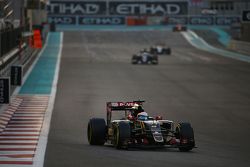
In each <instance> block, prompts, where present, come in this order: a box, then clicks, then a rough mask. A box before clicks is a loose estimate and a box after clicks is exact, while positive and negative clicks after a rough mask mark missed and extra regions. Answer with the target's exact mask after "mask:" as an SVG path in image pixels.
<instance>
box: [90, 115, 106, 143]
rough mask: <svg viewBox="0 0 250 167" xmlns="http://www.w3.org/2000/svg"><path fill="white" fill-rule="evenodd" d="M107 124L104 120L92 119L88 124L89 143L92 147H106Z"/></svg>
mask: <svg viewBox="0 0 250 167" xmlns="http://www.w3.org/2000/svg"><path fill="white" fill-rule="evenodd" d="M105 137H106V123H105V120H104V119H102V118H92V119H90V120H89V123H88V141H89V144H90V145H104V143H105Z"/></svg>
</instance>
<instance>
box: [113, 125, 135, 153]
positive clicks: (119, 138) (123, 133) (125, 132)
mask: <svg viewBox="0 0 250 167" xmlns="http://www.w3.org/2000/svg"><path fill="white" fill-rule="evenodd" d="M130 137H131V133H130V125H129V123H128V122H119V123H118V125H117V126H116V127H115V128H114V146H115V147H116V148H117V149H121V148H127V147H128V143H127V141H128V140H129V139H130Z"/></svg>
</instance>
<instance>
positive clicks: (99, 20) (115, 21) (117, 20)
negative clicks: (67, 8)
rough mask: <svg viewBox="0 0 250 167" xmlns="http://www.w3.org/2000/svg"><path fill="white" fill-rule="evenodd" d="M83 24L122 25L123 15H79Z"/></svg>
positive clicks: (123, 22)
mask: <svg viewBox="0 0 250 167" xmlns="http://www.w3.org/2000/svg"><path fill="white" fill-rule="evenodd" d="M79 24H83V25H124V24H125V18H124V17H79Z"/></svg>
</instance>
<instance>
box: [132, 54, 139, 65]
mask: <svg viewBox="0 0 250 167" xmlns="http://www.w3.org/2000/svg"><path fill="white" fill-rule="evenodd" d="M131 63H132V64H138V56H136V55H133V56H132V60H131Z"/></svg>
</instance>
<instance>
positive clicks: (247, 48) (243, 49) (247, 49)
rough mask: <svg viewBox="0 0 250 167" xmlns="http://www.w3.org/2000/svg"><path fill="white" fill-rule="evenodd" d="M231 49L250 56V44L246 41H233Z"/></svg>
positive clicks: (230, 45)
mask: <svg viewBox="0 0 250 167" xmlns="http://www.w3.org/2000/svg"><path fill="white" fill-rule="evenodd" d="M229 49H231V50H234V51H237V52H240V53H242V54H245V55H248V56H250V43H249V42H244V41H237V40H231V41H230V44H229Z"/></svg>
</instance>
